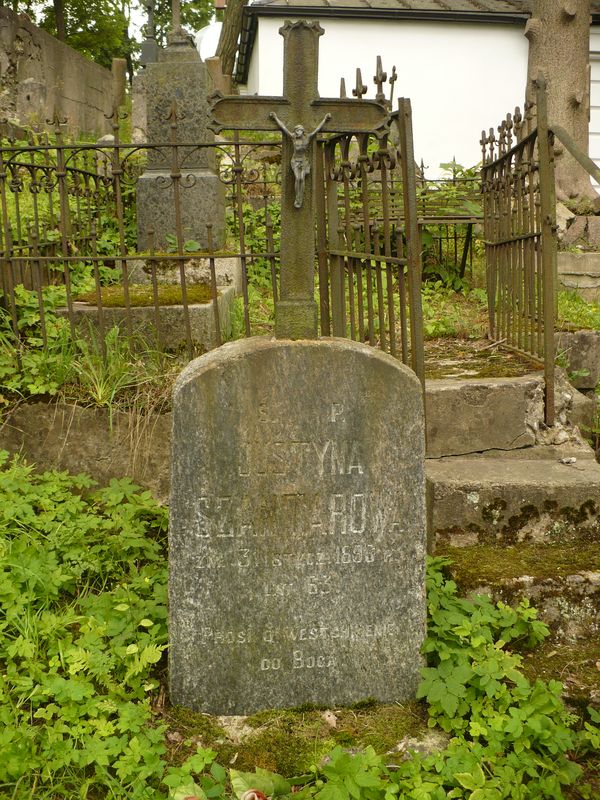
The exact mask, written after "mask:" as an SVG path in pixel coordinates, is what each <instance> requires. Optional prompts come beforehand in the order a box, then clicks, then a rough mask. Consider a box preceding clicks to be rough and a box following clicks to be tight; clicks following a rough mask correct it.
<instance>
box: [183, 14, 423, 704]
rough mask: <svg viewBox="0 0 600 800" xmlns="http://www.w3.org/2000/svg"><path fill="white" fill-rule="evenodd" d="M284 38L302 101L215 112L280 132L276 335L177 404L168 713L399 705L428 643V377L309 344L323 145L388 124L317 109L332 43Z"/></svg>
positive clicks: (187, 387) (300, 28) (199, 374)
mask: <svg viewBox="0 0 600 800" xmlns="http://www.w3.org/2000/svg"><path fill="white" fill-rule="evenodd" d="M282 32H283V34H284V36H285V55H284V64H285V66H284V70H285V80H284V87H285V88H286V91H290V92H291V95H292V101H293V102H290V100H289V99H288V98H286V97H284V98H258V99H254V103H252V101H251V100H250V99H248V100H245V99H244V98H236V99H227V98H219V99H218V100H217V102H216V103H215V112H216V115H217V123H218V125H221V127H236V120H237V122H238V123H239V125H240V127H241V126H245V127H249V126H250V123H252V126H253V127H259V128H260V127H261V126H262V129H273V128H276V127H281V128H282V129H284V136H285V138H284V142H285V143H286V144H285V147H284V163H288V164H289V169H288V170H286V171H285V173H284V181H283V190H282V197H283V200H282V206H283V207H282V246H281V269H282V279H281V300H280V302H279V304H278V305H277V306H276V332H277V336H278V338H277V339H247V340H245V341H241V342H233V343H229V344H226V345H224V346H223V347H221V348H219V349H217V350H215V351H213V352H212V353H209V354H207V355H205V356H202V357H201V358H199V359H196V360H195V361H193V362H192V363H191V364H190V365H188V367H187V368H186V369H185V370H184V372H183V373H182V374H181V376H180V377H179V379H178V382H177V385H176V387H175V391H174V399H173V454H174V457H173V469H172V484H171V485H172V495H171V512H170V513H171V524H170V555H169V561H170V566H169V594H170V623H169V624H170V688H171V701H172V702H173V703H178V704H182V705H186V706H189V707H191V708H194V709H199V710H202V711H206V712H209V713H218V714H246V713H252V712H253V711H256V710H258V709H261V708H267V707H285V706H293V705H299V704H302V703H307V702H312V703H317V704H347V703H352V702H355V701H358V700H360V699H361V698H364V697H376V698H377V699H379V700H382V701H386V700H387V701H395V700H404V699H407V698H409V697H410V696H412V695H414V692H415V690H416V686H417V683H418V679H419V668H420V666H421V657H420V654H419V653H420V646H421V643H422V641H423V637H424V635H425V582H424V572H425V549H426V531H425V528H426V524H425V478H424V419H423V404H422V389H421V385H420V383H419V381H418V379H417V378H416V376H415V375H414V373H413V372H411V371H410V370H409V369H408V368H407V367H404V366H402V365H401V364H399V363H398V362H397V361H396V360H395V359H393V358H392V357H391V356H388V355H386V354H384V353H381V352H379V351H377V350H375V349H374V348H372V347H368V346H367V345H364V344H360V343H355V342H352V341H346V340H341V339H329V340H316V335H317V328H316V310H315V308H314V299H313V281H314V243H313V242H312V237H311V236H307V235H306V231H307V230H308V231H310V230H312V229H313V216H312V214H313V210H312V182H311V178H310V176H312V175H314V170H313V169H312V158H313V155H312V154H313V141H314V136H311V134H313V132H314V130H315V128H317V127H321V128H323V129H325V130H327V129H329V130H342V131H343V130H357V129H358V130H372V129H376V128H377V127H379V126H382V125H385V124H386V122H387V112H386V110H385V108H384V107H383V106H381V105H380V104H379V103H373V102H372V101H348V100H335V101H334V100H331V101H330V100H319V99H318V96H317V94H316V63H317V62H316V58H317V53H318V47H317V42H318V36H319V34H320V33H321V32H322V31H321V30H320V28H319V26H318V25H317V24H316V23H307V22H299V23H292V24H290V23H287V24H286V25H285V26H284V28H283V29H282ZM299 74H301V75H302V78H303V81H304V82H299V79H298V75H299ZM351 103H354V104H357V105H355V106H354V109H355V111H354V114H353V113H352V112H351V111H350V107H348V104H351ZM361 113H363V114H364V115H363V116H362V118H361ZM336 115H337V116H338V117H339V118H338V119H337V120H336V119H335V116H336ZM290 117H291V118H290ZM330 120H331V122H330ZM329 125H331V127H329V128H328V126H329ZM351 126H352V127H351ZM298 128H301V131H300V132H299V134H298V135H299V136H300V135H301V136H302V137H305V138H303V141H302V142H301V147H302V149H303V152H302V153H301V154H300V153H299V148H298V146H296V147H295V146H294V144H293V142H292V139H293V134H294V132H296V131H297V130H298ZM300 158H302V159H303V161H302V163H301V164H299V163H296V164H294V162H293V159H298V160H300ZM300 168H301V169H300ZM300 172H302V175H301V176H300V178H299V173H300ZM302 181H304V183H305V185H304V186H303V187H302V186H301V185H299V183H300V184H301V183H302ZM294 339H296V340H298V339H303V340H302V341H293V340H294Z"/></svg>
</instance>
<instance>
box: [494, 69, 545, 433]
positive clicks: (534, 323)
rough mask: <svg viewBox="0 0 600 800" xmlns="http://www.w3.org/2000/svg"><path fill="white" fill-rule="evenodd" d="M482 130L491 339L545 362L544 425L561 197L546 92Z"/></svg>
mask: <svg viewBox="0 0 600 800" xmlns="http://www.w3.org/2000/svg"><path fill="white" fill-rule="evenodd" d="M497 133H498V135H497V136H496V131H495V130H494V129H493V128H491V129H490V130H489V133H486V132H485V131H483V133H482V137H481V145H482V169H481V186H482V193H483V206H484V236H485V247H486V260H487V292H488V311H489V333H490V337H491V338H492V339H493V340H494V341H496V342H501V343H502V344H504V345H506V346H508V347H511V348H514V349H515V350H518V351H520V352H523V353H525V354H527V355H528V356H532V357H534V358H536V359H538V360H541V361H542V362H543V364H544V373H545V384H546V423H547V424H548V425H552V424H553V423H554V359H555V353H554V324H555V302H556V301H555V291H556V288H555V287H556V279H555V275H556V251H557V240H556V201H555V187H554V168H553V148H552V141H553V134H552V132H551V131H549V130H548V118H547V110H546V90H545V84H544V82H543V80H541V79H540V80H539V81H538V87H537V109H536V115H535V116H534V109H533V108H532V107H530V106H528V107H526V109H525V115H524V116H523V115H522V114H521V111H520V109H518V108H517V109H516V110H515V113H514V115H511V114H508V115H507V117H506V119H505V120H503V121H502V123H501V124H500V125H499V127H498V129H497Z"/></svg>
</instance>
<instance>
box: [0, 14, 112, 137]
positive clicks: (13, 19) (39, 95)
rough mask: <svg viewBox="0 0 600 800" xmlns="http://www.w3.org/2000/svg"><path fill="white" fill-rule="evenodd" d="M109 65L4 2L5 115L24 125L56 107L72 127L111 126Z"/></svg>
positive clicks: (0, 109)
mask: <svg viewBox="0 0 600 800" xmlns="http://www.w3.org/2000/svg"><path fill="white" fill-rule="evenodd" d="M112 92H113V81H112V76H111V73H110V71H109V70H107V69H105V68H104V67H101V66H99V65H98V64H95V63H94V62H93V61H90V60H89V59H87V58H85V57H84V56H82V55H81V54H80V53H77V52H76V51H75V50H73V49H72V48H71V47H69V46H68V45H66V44H64V43H63V42H59V41H58V40H57V39H55V38H54V37H53V36H50V35H49V34H48V33H46V32H45V31H43V30H40V28H38V27H36V26H35V25H34V24H33V23H31V22H30V21H29V20H28V19H27V17H26V16H24V15H19V14H14V13H13V12H12V11H10V10H9V9H8V8H6V7H1V8H0V115H1V116H5V117H8V118H9V119H11V120H16V121H18V122H19V123H20V124H22V125H40V124H43V123H44V122H45V121H46V120H47V119H50V118H51V117H52V116H53V114H54V110H55V109H56V110H58V111H59V112H60V114H61V116H63V117H66V118H67V119H68V126H69V129H70V130H71V132H73V133H89V134H100V133H107V132H109V130H110V123H109V121H108V120H107V119H106V118H105V115H107V114H110V113H111V110H112Z"/></svg>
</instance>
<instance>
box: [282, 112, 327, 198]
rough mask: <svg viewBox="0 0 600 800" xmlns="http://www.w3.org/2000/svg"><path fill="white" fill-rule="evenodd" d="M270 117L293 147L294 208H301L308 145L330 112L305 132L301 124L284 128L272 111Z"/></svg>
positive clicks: (308, 167) (307, 167) (308, 171)
mask: <svg viewBox="0 0 600 800" xmlns="http://www.w3.org/2000/svg"><path fill="white" fill-rule="evenodd" d="M269 116H270V117H271V119H274V120H275V122H276V123H277V124H278V125H279V127H280V128H281V130H282V131H283V132H284V133H285V135H286V136H289V137H290V139H291V141H292V147H293V148H294V154H293V155H292V160H291V162H290V166H291V168H292V172H293V173H294V178H295V179H296V197H295V199H294V208H302V203H303V202H304V185H305V183H306V176H307V175H310V166H311V165H310V158H309V156H308V146H309V145H310V143H311V141H312V140H313V139H314V137H315V136H316V135H317V133H318V132H319V131H320V130H321V129H322V128H323V125H325V123H326V122H328V121H329V120H330V119H331V114H325V116H324V117H323V119H322V121H321V122H320V123H319V124H318V125H317V127H316V128H315V129H314V131H313V132H312V133H307V132H306V131H305V130H304V128H303V127H302V125H295V126H294V130H293V131H290V130H288V129H287V128H286V126H285V124H284V123H283V122H282V121H281V120H280V119H279V117H278V116H277V114H276V113H275V112H274V111H271V113H270V114H269Z"/></svg>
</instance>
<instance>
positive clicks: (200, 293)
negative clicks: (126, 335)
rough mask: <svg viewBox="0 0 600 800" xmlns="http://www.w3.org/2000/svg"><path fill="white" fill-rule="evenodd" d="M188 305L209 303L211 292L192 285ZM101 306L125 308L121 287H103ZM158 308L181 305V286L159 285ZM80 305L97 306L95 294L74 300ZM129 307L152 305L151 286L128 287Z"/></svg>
mask: <svg viewBox="0 0 600 800" xmlns="http://www.w3.org/2000/svg"><path fill="white" fill-rule="evenodd" d="M186 291H187V301H188V304H189V305H191V304H194V303H210V302H211V300H212V296H211V290H210V287H208V286H207V285H205V284H192V285H190V286H188V287H187V289H186ZM101 294H102V305H103V306H104V307H105V308H125V306H126V303H125V292H124V291H123V287H122V286H103V287H102V293H101ZM157 295H158V305H159V306H177V305H181V304H182V303H183V298H182V293H181V286H177V285H166V284H165V285H161V286H159V287H158V291H157ZM75 299H76V300H77V301H79V302H82V303H90V304H92V305H97V304H98V294H97V292H95V291H94V292H86V293H85V294H80V295H78V296H77V297H76V298H75ZM129 305H130V306H131V307H132V308H140V307H147V306H153V305H154V292H153V290H152V286H150V285H148V286H146V285H138V284H132V285H131V286H130V287H129Z"/></svg>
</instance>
